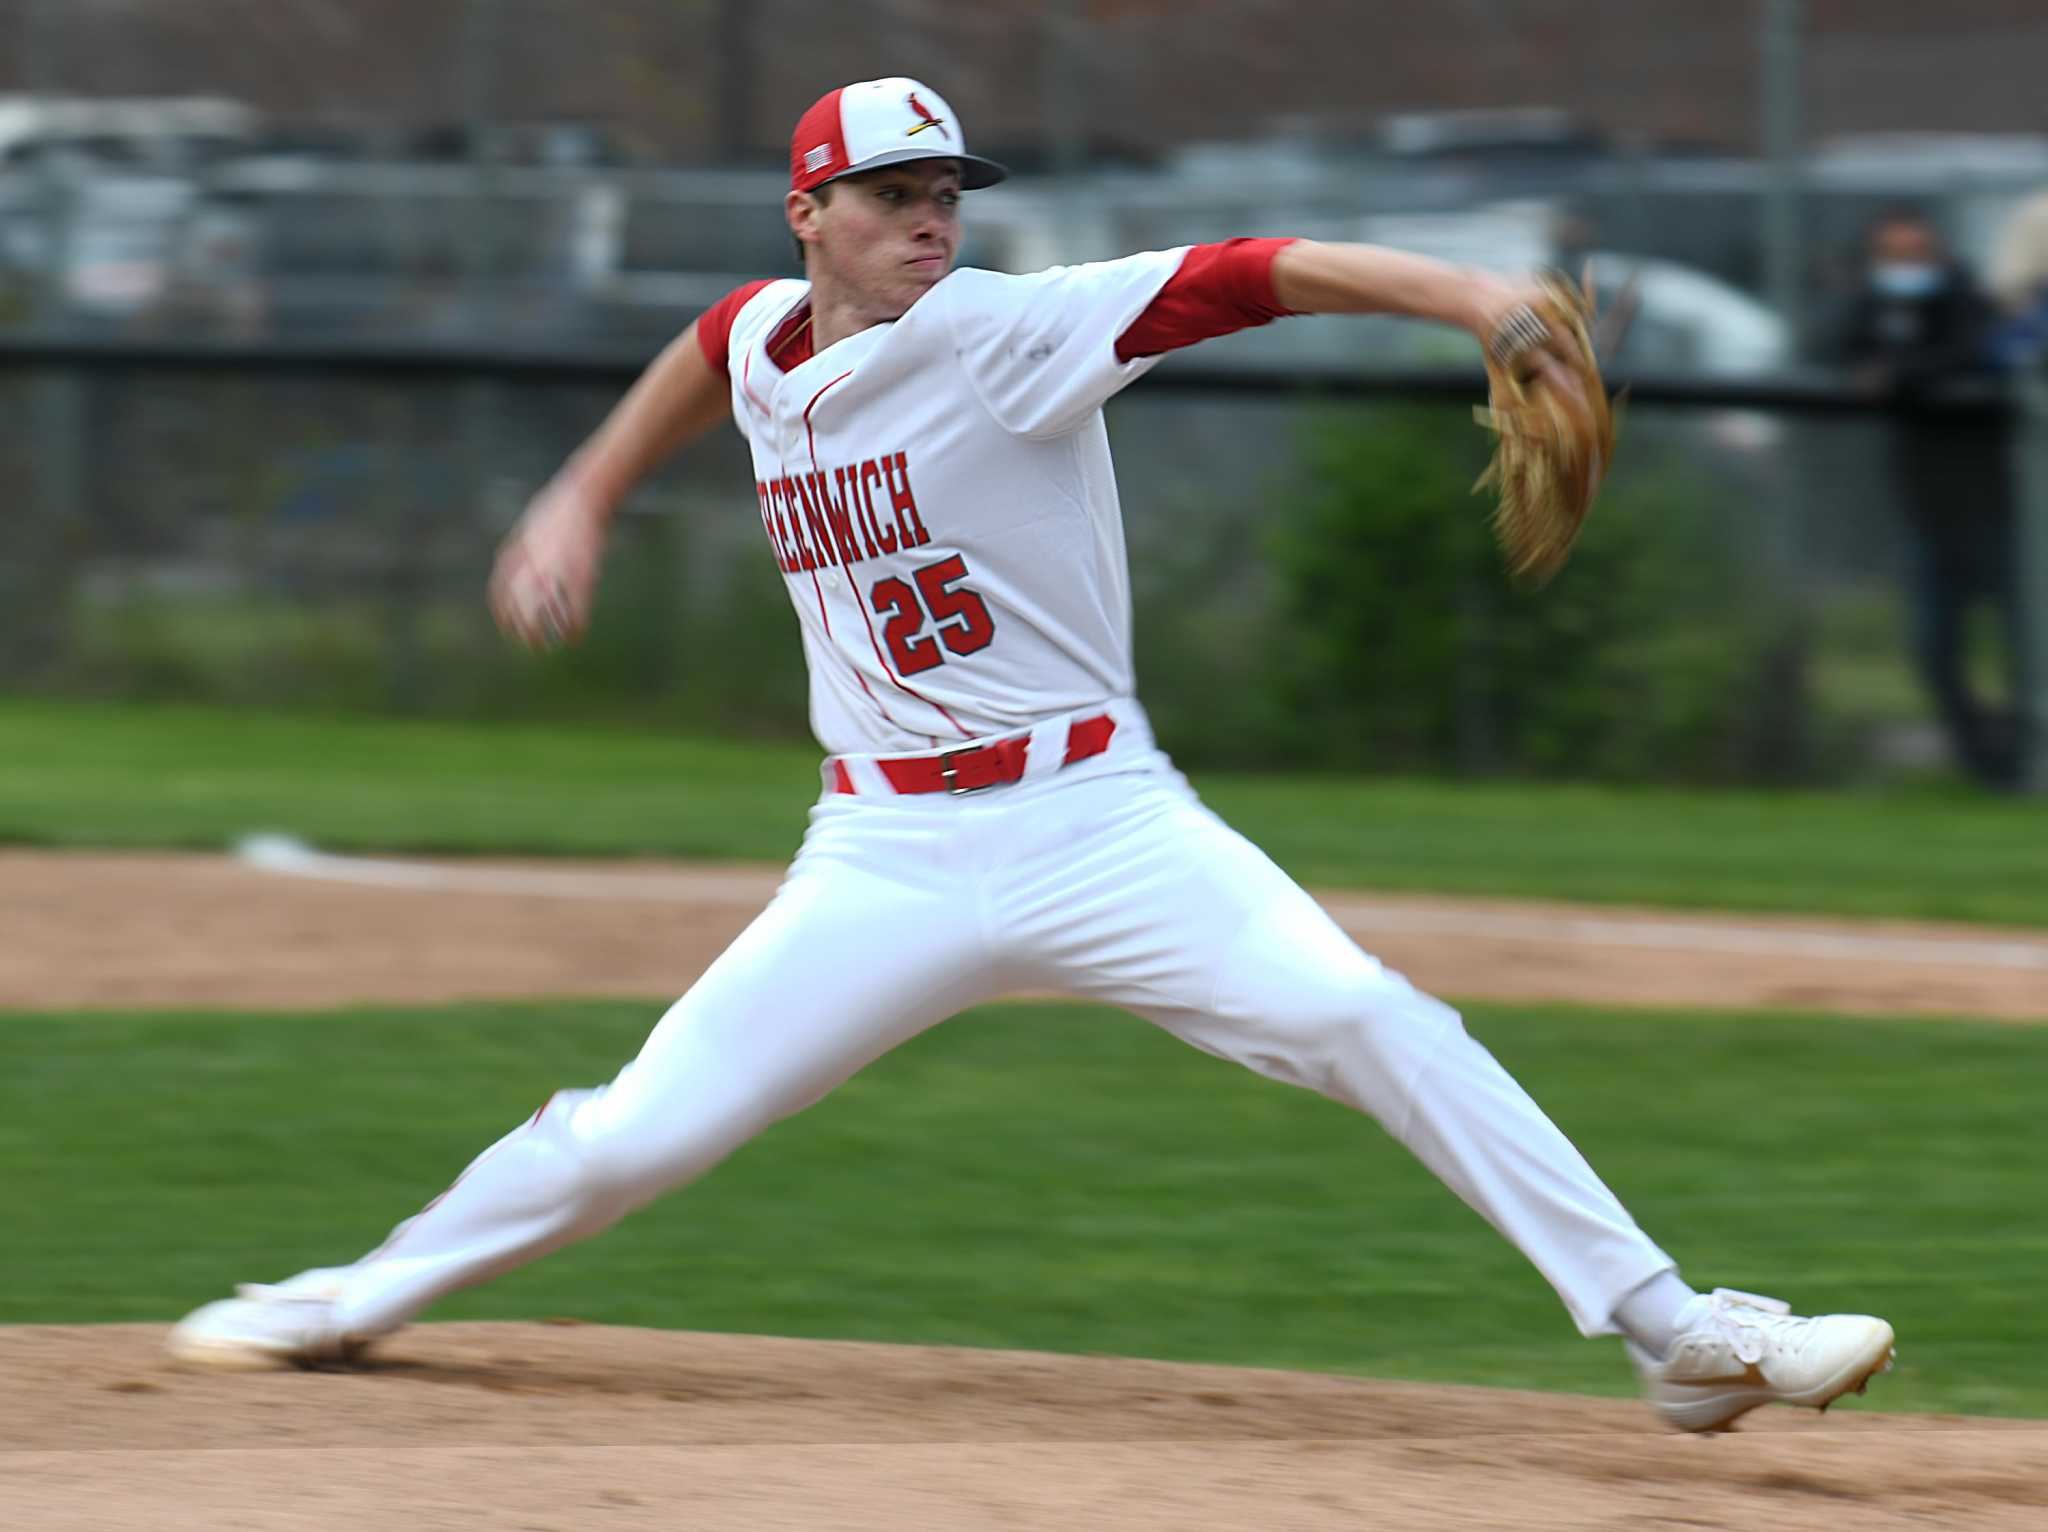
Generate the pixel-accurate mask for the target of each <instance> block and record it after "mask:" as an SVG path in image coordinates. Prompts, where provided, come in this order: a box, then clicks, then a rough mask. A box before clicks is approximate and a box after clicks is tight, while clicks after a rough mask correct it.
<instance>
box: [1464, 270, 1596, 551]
mask: <svg viewBox="0 0 2048 1532" xmlns="http://www.w3.org/2000/svg"><path fill="white" fill-rule="evenodd" d="M1541 287H1542V293H1541V296H1540V297H1539V298H1537V299H1535V300H1534V301H1532V302H1530V303H1528V304H1525V305H1522V306H1521V307H1518V308H1516V309H1514V310H1513V311H1511V312H1510V313H1509V314H1508V316H1507V318H1505V319H1504V320H1502V321H1501V323H1500V325H1499V327H1498V328H1497V329H1496V330H1495V331H1494V333H1493V335H1492V336H1491V337H1490V338H1489V339H1488V341H1487V344H1486V377H1487V383H1488V385H1489V393H1490V398H1489V401H1488V404H1487V406H1486V407H1484V408H1478V409H1475V410H1474V411H1473V412H1472V413H1473V417H1474V418H1475V419H1476V420H1478V422H1479V423H1480V424H1481V425H1483V426H1485V427H1486V428H1487V429H1488V430H1490V431H1492V432H1493V433H1494V434H1495V443H1494V452H1493V461H1492V462H1491V463H1489V464H1488V465H1487V468H1486V472H1485V473H1483V474H1481V475H1480V476H1479V480H1478V482H1477V483H1476V484H1474V485H1473V486H1472V490H1473V493H1474V494H1478V493H1482V492H1484V491H1486V490H1493V491H1494V492H1496V493H1497V494H1498V495H1499V497H1500V503H1499V505H1498V506H1497V507H1496V508H1495V510H1494V513H1493V528H1494V533H1495V535H1496V536H1497V537H1498V538H1499V539H1500V545H1501V552H1502V554H1503V555H1504V557H1505V558H1506V560H1507V566H1508V572H1509V573H1510V574H1512V575H1513V576H1514V577H1515V578H1517V579H1520V580H1524V581H1527V582H1529V583H1530V584H1535V585H1541V584H1543V583H1544V582H1545V581H1547V580H1549V579H1550V577H1551V576H1552V575H1554V574H1556V573H1557V571H1558V570H1559V569H1561V568H1563V567H1564V562H1565V559H1566V558H1567V557H1568V556H1569V555H1570V553H1571V550H1572V544H1573V543H1574V542H1576V541H1577V540H1578V536H1579V529H1580V528H1581V527H1582V526H1583V525H1584V524H1585V520H1586V513H1587V512H1588V511H1590V510H1591V509H1592V508H1593V499H1594V497H1595V496H1596V495H1597V494H1598V493H1599V492H1600V484H1601V481H1602V480H1603V479H1604V478H1605V477H1606V475H1607V469H1608V466H1609V465H1610V464H1611V463H1612V462H1613V461H1614V431H1615V407H1614V401H1613V400H1611V399H1610V398H1609V397H1608V394H1607V386H1606V384H1605V383H1604V382H1603V381H1602V380H1601V377H1600V361H1599V356H1598V354H1597V352H1596V350H1595V326H1596V314H1595V310H1594V304H1593V288H1592V280H1591V277H1590V274H1589V276H1588V278H1587V280H1586V281H1585V283H1584V285H1583V286H1575V285H1574V284H1573V283H1572V282H1571V281H1570V280H1569V279H1568V278H1566V277H1565V276H1563V275H1562V274H1561V273H1557V272H1548V273H1545V274H1544V276H1543V277H1542V279H1541Z"/></svg>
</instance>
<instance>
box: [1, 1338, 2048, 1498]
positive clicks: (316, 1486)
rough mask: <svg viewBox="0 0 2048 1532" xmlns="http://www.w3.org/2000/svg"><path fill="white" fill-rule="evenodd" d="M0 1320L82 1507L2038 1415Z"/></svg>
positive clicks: (1178, 1493) (1931, 1463)
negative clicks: (1698, 1406) (227, 1357)
mask: <svg viewBox="0 0 2048 1532" xmlns="http://www.w3.org/2000/svg"><path fill="white" fill-rule="evenodd" d="M162 1336H163V1332H162V1330H161V1329H160V1328H157V1327H154V1326H139V1325H120V1326H94V1327H56V1328H40V1329H22V1330H0V1400H4V1401H5V1403H6V1414H7V1425H6V1427H5V1434H4V1437H0V1496H4V1499H0V1523H4V1524H5V1525H7V1526H9V1527H19V1528H23V1529H30V1528H33V1529H36V1532H78V1529H85V1528H93V1529H101V1528H131V1527H132V1528H151V1529H159V1528H162V1529H176V1528H206V1529H223V1528H265V1529H272V1528H276V1529H314V1528H319V1529H329V1528H336V1529H341V1528H345V1529H349V1532H357V1529H364V1528H388V1529H391V1532H430V1529H438V1528H478V1529H482V1528H491V1529H528V1532H543V1529H546V1532H584V1529H601V1532H634V1529H641V1528H650V1529H651V1528H661V1529H664V1532H670V1529H677V1528H690V1529H719V1532H724V1529H731V1532H740V1529H747V1532H753V1529H765V1528H781V1527H789V1528H802V1529H806V1532H811V1529H820V1528H830V1529H870V1528H872V1529H882V1528H888V1529H922V1528H941V1529H960V1532H978V1529H982V1528H1010V1527H1031V1528H1058V1529H1062V1532H1066V1529H1093V1528H1126V1527H1128V1528H1177V1529H1193V1528H1200V1529H1206V1528H1217V1529H1223V1528H1228V1529H1231V1532H1264V1529H1279V1528H1311V1527H1315V1528H1320V1527H1333V1528H1334V1527H1342V1528H1356V1527H1375V1528H1416V1529H1436V1528H1445V1529H1449V1528H1457V1529H1461V1532H1462V1529H1469V1528H1494V1527H1501V1528H1518V1529H1520V1528H1574V1529H1583V1528H1598V1529H1614V1532H1621V1529H1630V1532H1635V1529H1643V1528H1679V1527H1684V1528H1730V1529H1752V1528H1765V1527H1768V1528H1773V1529H1784V1532H1802V1529H1820V1528H1829V1529H1833V1528H1854V1529H1856V1532H1873V1529H1883V1528H1907V1527H1912V1528H1920V1529H1924V1528H1928V1527H1943V1528H1948V1527H1985V1528H1993V1527H1996V1528H2006V1527H2010V1528H2015V1529H2017V1528H2039V1527H2040V1526H2041V1525H2042V1507H2043V1506H2044V1505H2048V1425H2043V1424H2040V1423H2033V1422H2005V1421H1991V1420H1964V1419H1958V1418H1955V1417H1934V1416H1883V1415H1875V1414H1870V1413H1865V1412H1852V1411H1841V1410H1838V1411H1837V1412H1836V1413H1834V1414H1832V1415H1829V1416H1826V1417H1820V1418H1817V1417H1814V1416H1812V1415H1810V1414H1806V1413H1804V1412H1793V1411H1789V1410H1783V1409H1780V1410H1774V1411H1767V1412H1763V1413H1761V1414H1759V1415H1757V1416H1754V1417H1752V1422H1753V1423H1752V1424H1751V1425H1750V1426H1749V1428H1748V1429H1746V1430H1745V1431H1744V1432H1743V1433H1741V1434H1740V1435H1737V1436H1733V1437H1728V1438H1719V1439H1700V1438H1692V1437H1677V1436H1670V1435H1666V1434H1663V1433H1662V1432H1660V1431H1659V1430H1658V1429H1657V1428H1656V1427H1655V1426H1654V1425H1653V1424H1652V1423H1651V1421H1650V1419H1649V1418H1648V1416H1647V1414H1646V1413H1645V1411H1644V1410H1643V1409H1642V1407H1641V1406H1639V1405H1637V1404H1634V1403H1631V1402H1626V1401H1617V1400H1600V1399H1583V1398H1574V1397H1570V1396H1566V1395H1550V1394H1524V1393H1510V1392H1505V1391H1497V1390H1487V1389H1470V1388H1430V1387H1423V1386H1420V1385H1412V1384H1396V1383H1373V1382H1365V1381H1360V1380H1356V1379H1348V1378H1336V1377H1325V1376H1317V1375H1312V1374H1300V1373H1284V1372H1267V1371H1251V1370H1244V1369H1235V1368H1221V1367H1187V1366H1174V1365H1168V1364H1165V1363H1158V1362H1133V1361H1121V1360H1111V1359H1105V1358H1094V1357H1054V1356H1039V1355H1033V1354H1029V1353H1022V1352H996V1351H965V1350H948V1349H927V1348H917V1347H906V1346H877V1345H853V1344H846V1343H823V1342H807V1341H793V1340H772V1339H760V1338H752V1337H745V1336H730V1335H690V1334H675V1333H669V1332H658V1331H646V1330H625V1329H611V1328H599V1327H587V1326H547V1325H502V1324H488V1325H485V1324H464V1325H427V1326H421V1327H418V1328H416V1329H414V1330H411V1331H408V1332H406V1333H405V1334H403V1335H401V1336H399V1337H397V1338H396V1339H394V1340H392V1341H389V1342H387V1343H386V1345H385V1347H384V1348H383V1350H382V1352H381V1354H380V1356H379V1358H378V1360H377V1362H376V1363H375V1365H373V1366H372V1367H370V1368H368V1369H367V1370H365V1371H361V1372H354V1373H306V1372H292V1373H263V1374H243V1375H226V1376H223V1375H213V1374H194V1373H183V1372H176V1371H173V1370H171V1369H169V1368H168V1367H167V1366H166V1365H165V1364H163V1363H162V1362H160V1361H159V1354H160V1353H159V1347H160V1345H161V1342H162Z"/></svg>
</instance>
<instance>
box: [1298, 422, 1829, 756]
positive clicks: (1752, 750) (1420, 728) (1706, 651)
mask: <svg viewBox="0 0 2048 1532" xmlns="http://www.w3.org/2000/svg"><path fill="white" fill-rule="evenodd" d="M1306 451H1307V454H1308V458H1309V461H1310V463H1311V464H1312V468H1313V478H1312V483H1313V488H1312V489H1311V490H1310V491H1309V492H1308V493H1307V494H1306V495H1305V496H1303V497H1302V498H1301V499H1300V500H1299V501H1298V502H1297V503H1296V504H1294V505H1292V506H1291V507H1286V508H1283V511H1282V514H1281V515H1280V517H1279V520H1278V524H1277V527H1276V530H1275V533H1274V535H1273V537H1272V540H1271V548H1270V557H1271V560H1272V564H1273V568H1274V572H1275V577H1276V580H1277V582H1278V595H1277V600H1276V616H1277V617H1278V619H1279V626H1278V629H1277V633H1276V639H1275V641H1274V642H1273V644H1272V649H1271V653H1272V666H1273V673H1272V683H1273V685H1274V687H1275V689H1276V691H1277V692H1278V694H1279V695H1280V696H1281V697H1283V698H1284V699H1285V701H1286V708H1285V717H1286V719H1287V724H1286V728H1287V730H1288V731H1289V733H1290V734H1291V738H1290V739H1289V740H1288V742H1287V747H1286V754H1287V756H1288V757H1289V758H1290V759H1291V760H1293V761H1295V762H1297V763H1300V764H1316V765H1329V766H1333V767H1344V768H1352V769H1358V768H1363V769H1371V770H1402V771H1415V770H1420V771H1441V770H1452V771H1461V772H1465V773H1473V774H1479V773H1498V772H1518V773H1529V774H1536V775H1544V776H1578V777H1598V778H1611V779H1627V778H1642V777H1692V778H1731V777H1736V776H1748V775H1754V774H1757V773H1758V772H1759V771H1760V770H1767V769H1768V768H1769V766H1770V764H1771V763H1770V759H1769V756H1770V749H1771V745H1772V743H1773V741H1774V739H1775V738H1776V735H1775V734H1774V732H1773V729H1772V726H1771V715H1772V714H1773V713H1774V712H1780V711H1781V710H1779V709H1772V708H1768V707H1765V706H1763V705H1762V704H1764V703H1765V702H1768V701H1769V700H1771V699H1772V698H1773V697H1775V696H1777V695H1778V692H1779V691H1780V690H1782V689H1783V688H1785V687H1787V686H1790V687H1791V688H1792V690H1793V692H1794V693H1795V694H1796V691H1797V681H1798V678H1797V674H1796V666H1795V667H1794V671H1793V673H1792V674H1791V675H1789V676H1788V675H1787V674H1786V673H1785V672H1784V669H1783V667H1782V666H1780V665H1778V664H1777V663H1776V659H1777V658H1778V657H1779V656H1781V655H1782V654H1783V653H1784V652H1785V651H1784V648H1783V645H1782V642H1781V639H1782V633H1781V631H1780V630H1781V626H1782V625H1781V624H1779V623H1778V622H1777V621H1776V620H1775V619H1774V618H1773V617H1772V616H1771V614H1770V613H1769V612H1768V611H1764V612H1756V613H1753V614H1752V615H1750V616H1747V617H1743V618H1735V617H1733V616H1732V614H1735V613H1739V612H1742V611H1743V610H1744V608H1743V606H1742V603H1741V600H1740V598H1739V597H1738V594H1737V590H1736V553H1735V549H1734V547H1733V541H1732V539H1731V538H1730V537H1728V536H1726V535H1723V533H1722V530H1721V529H1720V528H1719V527H1718V526H1717V524H1716V520H1715V518H1714V517H1713V515H1712V513H1711V512H1712V505H1713V501H1712V498H1711V496H1710V495H1708V494H1707V493H1706V492H1705V491H1704V489H1703V487H1702V486H1700V485H1699V484H1698V483H1697V482H1695V481H1694V480H1692V479H1691V478H1690V477H1689V476H1688V475H1687V473H1686V471H1685V469H1684V468H1683V466H1682V465H1681V464H1679V463H1677V462H1675V461H1663V460H1659V459H1657V458H1656V457H1655V455H1654V454H1652V455H1650V457H1649V458H1648V459H1647V460H1643V455H1642V454H1638V459H1639V460H1638V461H1636V462H1635V463H1634V464H1633V465H1632V471H1631V473H1630V474H1629V476H1628V477H1627V478H1626V479H1617V480H1616V481H1614V482H1613V483H1611V484H1610V485H1609V486H1608V487H1607V489H1606V491H1605V492H1604V493H1603V495H1602V498H1601V501H1600V504H1599V505H1598V507H1597V508H1596V512H1595V514H1594V516H1593V518H1592V519H1591V520H1590V521H1589V522H1588V524H1587V528H1586V531H1585V534H1584V536H1583V537H1582V538H1581V539H1580V542H1579V545H1578V548H1577V550H1576V551H1575V553H1574V555H1573V557H1572V561H1571V563H1570V564H1569V565H1568V566H1567V567H1566V569H1565V570H1564V572H1563V573H1562V574H1561V575H1559V577H1558V578H1557V579H1556V580H1555V581H1554V582H1552V583H1551V584H1550V585H1549V586H1547V587H1544V588H1542V589H1540V590H1529V589H1520V588H1517V587H1516V586H1515V585H1513V584H1512V583H1510V582H1509V581H1508V579H1507V578H1506V577H1505V575H1504V574H1503V572H1502V569H1501V560H1500V555H1499V552H1498V549H1497V548H1496V545H1495V543H1494V539H1493V534H1492V531H1491V528H1490V526H1489V525H1488V520H1487V517H1488V509H1489V505H1488V502H1487V501H1486V500H1484V499H1481V498H1475V497H1474V496H1473V495H1472V493H1471V486H1472V482H1473V480H1474V479H1475V478H1476V477H1477V475H1478V473H1479V470H1480V469H1481V467H1483V466H1484V460H1485V453H1486V438H1485V436H1484V434H1483V433H1481V432H1480V431H1478V430H1477V429H1476V428H1475V427H1474V426H1473V425H1472V423H1471V420H1470V415H1469V412H1468V411H1466V410H1465V409H1463V408H1458V407H1450V406H1443V407H1437V406H1428V405H1401V406H1375V407H1371V408H1365V409H1359V410H1355V411H1347V412H1342V413H1331V414H1328V415H1326V416H1325V417H1323V418H1322V419H1320V420H1319V421H1317V422H1316V423H1315V424H1314V425H1313V426H1312V427H1311V428H1310V430H1309V432H1308V440H1307V443H1306ZM1794 654H1795V658H1796V651H1794ZM1788 705H1789V704H1788Z"/></svg>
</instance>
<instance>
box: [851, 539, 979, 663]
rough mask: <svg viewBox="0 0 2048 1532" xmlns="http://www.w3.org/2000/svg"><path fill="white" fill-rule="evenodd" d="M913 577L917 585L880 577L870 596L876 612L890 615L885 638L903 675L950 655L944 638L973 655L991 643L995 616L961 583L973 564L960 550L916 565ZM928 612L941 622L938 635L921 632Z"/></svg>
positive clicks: (949, 645)
mask: <svg viewBox="0 0 2048 1532" xmlns="http://www.w3.org/2000/svg"><path fill="white" fill-rule="evenodd" d="M910 578H911V580H915V581H916V582H917V588H916V589H915V590H913V589H912V588H911V586H910V583H909V581H906V580H903V579H901V578H900V577H898V576H896V575H890V576H889V577H888V578H887V579H885V580H877V581H876V582H875V588H874V590H873V591H871V592H869V595H868V600H869V602H870V603H871V604H872V605H873V607H874V609H875V615H876V616H878V617H887V618H888V619H889V621H888V622H887V624H886V625H885V626H884V627H883V629H882V639H883V641H884V642H885V643H887V644H888V646H889V657H890V658H891V659H893V660H894V661H895V662H896V673H897V674H898V675H899V676H914V675H916V674H917V673H918V672H919V671H920V670H930V669H931V668H932V666H934V665H936V664H938V663H939V662H940V661H942V660H944V659H945V655H943V654H941V653H940V652H939V644H940V643H944V644H945V646H946V647H947V648H948V649H950V650H952V651H953V652H954V653H955V654H972V653H974V651H975V650H977V649H986V648H987V647H988V645H989V640H991V639H992V638H994V637H995V636H996V623H995V619H994V618H993V617H991V616H989V614H988V603H987V602H985V601H983V600H982V599H981V597H980V596H978V595H976V594H975V593H974V592H973V591H971V590H965V589H961V588H958V585H957V582H959V581H961V580H964V579H966V578H967V564H966V561H965V560H964V559H962V558H961V557H960V555H959V554H957V553H956V554H954V555H953V556H952V557H951V558H944V559H940V560H939V561H938V562H937V563H936V564H927V565H925V566H924V568H922V569H917V570H913V571H912V572H911V576H910ZM920 597H922V598H923V599H922V600H921V601H920V599H919V598H920ZM926 613H930V618H929V620H930V621H931V622H933V623H934V624H936V628H935V629H934V631H935V632H936V633H937V635H938V636H937V638H936V639H933V638H926V637H921V636H920V635H921V634H922V633H923V632H924V626H925V622H926V620H927V618H926Z"/></svg>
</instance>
